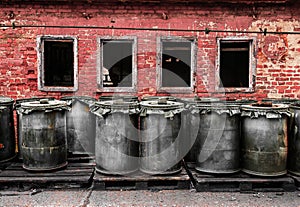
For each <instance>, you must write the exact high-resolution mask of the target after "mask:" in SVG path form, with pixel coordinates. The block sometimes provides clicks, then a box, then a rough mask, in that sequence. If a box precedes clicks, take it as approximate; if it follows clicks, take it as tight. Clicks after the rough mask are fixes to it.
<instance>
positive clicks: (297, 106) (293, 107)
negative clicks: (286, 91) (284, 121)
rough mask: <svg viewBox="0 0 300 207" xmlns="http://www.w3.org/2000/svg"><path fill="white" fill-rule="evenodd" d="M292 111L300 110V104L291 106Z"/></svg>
mask: <svg viewBox="0 0 300 207" xmlns="http://www.w3.org/2000/svg"><path fill="white" fill-rule="evenodd" d="M290 108H291V109H297V110H300V102H297V103H294V104H291V105H290Z"/></svg>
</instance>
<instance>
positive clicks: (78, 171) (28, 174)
mask: <svg viewBox="0 0 300 207" xmlns="http://www.w3.org/2000/svg"><path fill="white" fill-rule="evenodd" d="M90 173H93V169H75V170H62V171H56V172H47V173H45V172H43V173H40V172H39V173H34V172H27V171H24V170H19V171H17V170H6V171H3V172H1V173H0V178H1V177H52V176H78V175H87V174H90Z"/></svg>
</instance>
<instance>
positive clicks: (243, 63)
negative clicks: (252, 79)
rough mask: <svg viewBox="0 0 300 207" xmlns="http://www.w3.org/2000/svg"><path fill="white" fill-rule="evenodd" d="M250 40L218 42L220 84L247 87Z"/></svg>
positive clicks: (222, 85)
mask: <svg viewBox="0 0 300 207" xmlns="http://www.w3.org/2000/svg"><path fill="white" fill-rule="evenodd" d="M249 51H250V42H249V41H243V42H242V41H241V42H226V41H221V42H220V79H221V80H220V81H221V82H220V86H221V87H245V88H246V87H249V68H250V67H249V55H250V52H249Z"/></svg>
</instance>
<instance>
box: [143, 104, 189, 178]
mask: <svg viewBox="0 0 300 207" xmlns="http://www.w3.org/2000/svg"><path fill="white" fill-rule="evenodd" d="M140 105H141V113H140V129H141V132H140V170H141V171H142V172H144V173H147V174H174V173H178V172H180V171H181V168H182V167H181V159H182V157H181V152H180V137H179V136H180V133H179V131H180V127H181V112H182V111H183V103H179V102H173V101H167V100H166V99H164V100H152V101H142V102H140Z"/></svg>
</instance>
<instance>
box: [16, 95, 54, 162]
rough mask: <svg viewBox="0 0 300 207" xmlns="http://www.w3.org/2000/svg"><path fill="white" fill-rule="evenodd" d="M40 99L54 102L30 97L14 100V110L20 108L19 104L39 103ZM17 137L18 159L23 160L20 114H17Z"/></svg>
mask: <svg viewBox="0 0 300 207" xmlns="http://www.w3.org/2000/svg"><path fill="white" fill-rule="evenodd" d="M41 99H48V100H54V97H32V98H21V99H17V100H16V105H15V108H16V110H18V109H19V107H21V103H26V102H32V101H39V100H41ZM17 137H18V157H19V159H23V157H22V147H21V144H22V114H19V113H17Z"/></svg>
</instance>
